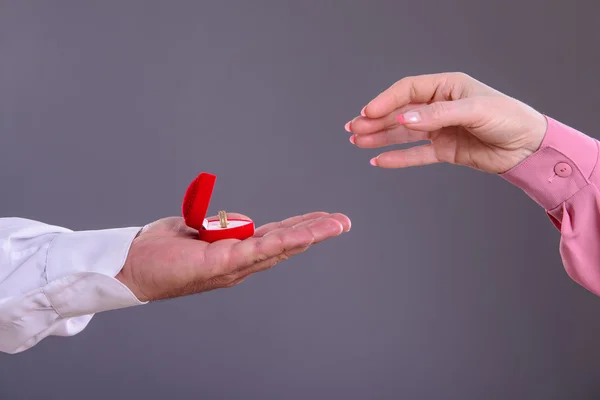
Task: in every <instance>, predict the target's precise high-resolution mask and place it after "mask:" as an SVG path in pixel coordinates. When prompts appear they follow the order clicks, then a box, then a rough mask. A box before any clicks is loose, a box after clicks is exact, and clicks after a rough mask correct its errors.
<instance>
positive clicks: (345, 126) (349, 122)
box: [344, 121, 352, 132]
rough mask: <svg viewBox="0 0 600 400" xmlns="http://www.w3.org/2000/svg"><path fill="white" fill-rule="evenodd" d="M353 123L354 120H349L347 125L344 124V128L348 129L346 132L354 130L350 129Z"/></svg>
mask: <svg viewBox="0 0 600 400" xmlns="http://www.w3.org/2000/svg"><path fill="white" fill-rule="evenodd" d="M351 124H352V121H348V122H346V125H344V129H345V130H346V132H352V131H351V130H350V125H351Z"/></svg>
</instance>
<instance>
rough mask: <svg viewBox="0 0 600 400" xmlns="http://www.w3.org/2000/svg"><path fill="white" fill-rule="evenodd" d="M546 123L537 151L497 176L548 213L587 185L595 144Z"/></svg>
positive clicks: (558, 125)
mask: <svg viewBox="0 0 600 400" xmlns="http://www.w3.org/2000/svg"><path fill="white" fill-rule="evenodd" d="M546 120H547V121H548V128H547V130H546V135H545V137H544V140H543V142H542V144H541V146H540V148H539V150H538V151H536V152H535V153H534V154H532V155H531V156H529V157H527V158H526V159H525V160H523V161H522V162H521V163H519V164H518V165H516V166H515V167H513V168H512V169H510V170H509V171H507V172H505V173H504V174H501V175H500V176H501V177H502V178H504V179H506V180H507V181H508V182H510V183H512V184H513V185H515V186H517V187H519V188H521V189H522V190H523V191H524V192H525V193H526V194H527V195H528V196H529V197H531V198H532V199H533V200H534V201H535V202H536V203H538V204H539V205H540V206H542V207H544V209H545V210H546V211H550V210H553V209H554V208H556V207H558V206H559V205H561V204H562V203H564V202H565V201H566V200H567V199H569V198H570V197H572V196H573V195H574V194H575V193H577V192H578V191H579V190H581V189H582V188H583V187H585V186H587V185H588V184H589V177H590V175H591V174H592V171H593V170H594V167H595V166H596V163H597V161H598V142H597V141H596V140H595V139H593V138H591V137H589V136H587V135H584V134H583V133H581V132H579V131H576V130H575V129H573V128H570V127H568V126H566V125H564V124H562V123H560V122H558V121H556V120H554V119H552V118H550V117H546Z"/></svg>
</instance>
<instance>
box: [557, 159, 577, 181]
mask: <svg viewBox="0 0 600 400" xmlns="http://www.w3.org/2000/svg"><path fill="white" fill-rule="evenodd" d="M554 172H555V173H556V175H558V176H560V177H561V178H566V177H567V176H569V175H571V172H573V169H572V168H571V166H570V165H569V164H567V163H564V162H561V163H558V164H556V166H555V167H554Z"/></svg>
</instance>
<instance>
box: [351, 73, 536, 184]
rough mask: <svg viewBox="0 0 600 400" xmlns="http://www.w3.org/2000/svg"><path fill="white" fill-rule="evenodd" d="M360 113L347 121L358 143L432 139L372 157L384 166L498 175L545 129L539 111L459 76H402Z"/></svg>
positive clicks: (369, 145) (526, 152)
mask: <svg viewBox="0 0 600 400" xmlns="http://www.w3.org/2000/svg"><path fill="white" fill-rule="evenodd" d="M361 114H362V115H361V116H359V117H357V118H355V119H354V120H352V121H350V122H348V123H347V124H346V130H347V131H349V132H351V133H353V135H352V137H351V138H350V141H351V142H352V143H354V144H356V145H357V146H358V147H362V148H376V147H383V146H388V145H393V144H400V143H412V142H418V141H429V142H430V143H428V144H424V145H421V146H415V147H412V148H409V149H406V150H392V151H388V152H385V153H383V154H381V155H379V156H378V157H376V158H374V159H373V160H371V164H373V165H375V166H379V167H382V168H404V167H412V166H420V165H426V164H433V163H440V162H446V163H452V164H460V165H465V166H467V167H471V168H475V169H478V170H481V171H485V172H490V173H502V172H506V171H507V170H509V169H511V168H512V167H514V166H515V165H517V164H518V163H520V162H521V161H523V160H524V159H525V158H527V157H528V156H529V155H531V154H533V153H534V152H535V151H536V150H537V149H538V148H539V146H540V144H541V143H542V140H543V138H544V135H545V132H546V119H545V117H544V116H543V115H542V114H540V113H539V112H537V111H536V110H534V109H532V108H531V107H529V106H527V105H525V104H523V103H521V102H519V101H517V100H515V99H513V98H511V97H508V96H506V95H504V94H502V93H500V92H498V91H497V90H494V89H492V88H490V87H489V86H486V85H484V84H483V83H481V82H478V81H476V80H475V79H473V78H471V77H469V76H467V75H465V74H462V73H446V74H434V75H421V76H415V77H408V78H404V79H401V80H399V81H398V82H396V83H395V84H394V85H392V86H391V87H390V88H389V89H387V90H385V91H384V92H383V93H381V94H380V95H378V96H377V97H376V98H375V99H373V100H371V102H369V104H367V106H366V107H365V108H364V109H363V111H362V112H361Z"/></svg>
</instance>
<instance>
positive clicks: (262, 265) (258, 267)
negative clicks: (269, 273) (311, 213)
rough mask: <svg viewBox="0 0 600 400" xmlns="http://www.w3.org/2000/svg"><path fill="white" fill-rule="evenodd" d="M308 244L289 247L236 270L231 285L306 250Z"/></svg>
mask: <svg viewBox="0 0 600 400" xmlns="http://www.w3.org/2000/svg"><path fill="white" fill-rule="evenodd" d="M309 247H310V245H309V246H302V247H297V248H295V249H291V250H290V251H288V252H286V253H283V254H281V255H279V256H276V257H272V258H269V259H267V260H265V261H262V262H259V263H256V264H253V265H251V266H249V267H247V268H245V269H242V270H240V271H238V272H237V278H236V279H235V280H234V281H233V282H232V283H231V286H234V285H237V284H240V283H241V282H243V281H244V280H245V279H246V278H248V276H250V275H252V274H255V273H257V272H261V271H265V270H267V269H270V268H273V267H274V266H275V265H277V264H279V263H280V262H282V261H285V260H287V259H289V258H291V257H293V256H295V255H298V254H300V253H303V252H305V251H306V250H308V248H309Z"/></svg>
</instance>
